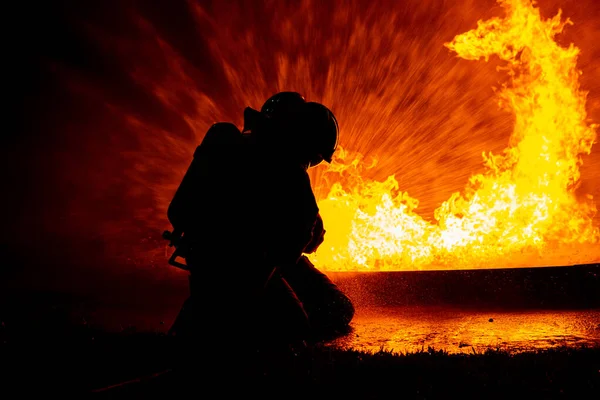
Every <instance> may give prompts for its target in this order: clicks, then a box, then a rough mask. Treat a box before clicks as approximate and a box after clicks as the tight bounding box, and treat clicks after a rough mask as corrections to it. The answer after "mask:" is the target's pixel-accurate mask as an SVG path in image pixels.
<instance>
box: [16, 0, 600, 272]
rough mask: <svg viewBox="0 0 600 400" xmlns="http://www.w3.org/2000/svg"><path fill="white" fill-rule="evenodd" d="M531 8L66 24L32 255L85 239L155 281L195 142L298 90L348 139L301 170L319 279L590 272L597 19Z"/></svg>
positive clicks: (325, 5)
mask: <svg viewBox="0 0 600 400" xmlns="http://www.w3.org/2000/svg"><path fill="white" fill-rule="evenodd" d="M535 7H536V8H534V7H533V6H531V4H530V3H529V2H526V1H524V0H511V1H506V2H503V3H502V2H501V3H497V2H495V1H493V0H485V1H474V0H461V1H452V2H440V1H420V0H419V1H417V0H409V1H404V2H397V1H393V0H389V1H376V2H373V1H359V0H353V1H351V0H348V1H313V0H303V1H301V2H295V1H293V2H284V1H274V0H273V1H264V2H242V1H214V2H181V3H178V2H173V3H170V5H168V6H167V5H164V6H150V5H143V6H136V7H133V6H129V5H121V6H120V7H118V8H117V7H116V6H115V7H114V8H111V7H104V8H102V9H94V10H88V9H83V8H76V9H73V10H65V20H66V21H67V22H68V26H69V31H68V34H69V35H73V36H75V37H77V38H78V39H77V40H74V41H73V43H74V44H73V46H75V47H77V46H79V47H81V52H82V54H84V55H82V56H81V57H80V58H78V57H77V56H65V55H62V54H49V55H48V57H45V58H44V63H45V68H46V69H47V73H48V74H51V75H52V76H53V78H54V79H55V82H56V84H55V86H52V87H51V90H48V91H47V92H46V97H44V100H45V101H46V102H47V103H46V108H47V109H49V110H52V111H51V112H50V111H48V112H46V113H42V115H41V116H40V121H44V122H45V123H46V124H47V125H45V126H46V128H47V129H48V131H52V132H53V136H52V139H46V140H45V141H44V140H42V141H41V143H40V144H39V149H34V150H32V153H31V154H32V157H36V158H38V159H41V160H42V161H44V162H45V164H46V165H47V166H48V167H47V168H46V169H45V170H44V175H43V176H42V174H41V172H35V171H32V172H31V175H32V176H31V178H32V179H34V178H35V179H39V180H44V179H42V178H43V177H46V179H45V180H44V183H43V185H42V186H43V187H42V189H39V190H38V193H42V194H43V195H44V196H45V202H46V204H45V206H44V207H42V206H41V205H39V204H38V201H39V200H29V202H26V203H25V204H26V205H27V206H28V207H29V209H30V212H29V213H24V214H23V216H22V218H21V219H19V221H18V224H19V226H20V227H21V228H20V229H19V232H20V233H18V234H17V235H21V236H20V237H21V240H22V241H23V242H24V241H26V239H25V238H26V237H27V232H31V228H32V227H33V226H34V225H35V224H37V225H35V226H37V227H38V229H41V230H42V233H41V235H43V236H44V240H48V241H50V242H52V241H56V242H63V241H65V240H74V241H77V240H80V241H84V240H87V241H88V245H87V246H88V247H90V248H98V249H101V253H102V254H103V256H104V257H106V258H107V259H110V260H115V262H128V263H131V264H132V265H137V266H139V267H148V266H150V265H156V266H160V267H161V268H162V267H163V266H164V265H165V264H166V263H165V261H166V259H165V247H164V243H163V242H162V241H161V239H160V234H161V232H162V230H164V229H166V228H168V227H169V226H168V221H167V220H166V213H165V211H166V207H167V205H168V202H169V200H170V198H171V196H172V195H173V193H174V190H175V189H176V187H177V185H178V183H179V181H180V179H181V178H182V176H183V173H184V172H185V169H186V168H187V165H188V164H189V162H190V159H191V155H192V153H193V151H194V148H195V146H196V145H197V144H198V143H199V142H200V141H201V139H202V137H203V135H204V133H205V132H206V130H207V128H208V127H209V126H210V125H211V124H212V123H213V122H216V121H231V122H234V123H236V124H238V125H239V126H241V124H242V110H243V108H244V107H245V106H253V107H260V105H261V104H262V102H263V101H264V100H265V99H266V98H267V97H269V96H270V95H271V94H273V93H275V92H277V91H281V90H295V91H299V92H302V93H303V94H304V95H305V96H306V97H307V98H308V99H309V100H315V101H321V102H323V103H325V104H326V105H328V106H329V107H330V108H331V109H332V110H333V111H334V112H335V114H336V116H337V117H338V120H339V122H340V126H341V146H342V148H343V151H342V152H340V153H339V154H338V155H339V156H340V157H338V159H337V160H336V163H334V165H333V168H329V169H328V168H327V167H318V168H317V169H316V170H315V171H313V172H312V173H311V178H312V182H313V185H314V187H315V191H316V193H317V196H318V198H319V199H320V201H321V203H320V204H321V205H322V212H323V216H324V218H325V227H326V229H327V235H328V236H327V237H326V242H325V244H324V245H323V246H327V247H325V248H324V250H323V251H321V250H319V252H318V253H317V256H316V257H315V262H316V263H317V264H318V265H319V266H320V267H322V268H324V269H335V270H348V269H350V270H352V269H361V270H373V269H415V268H463V267H464V268H469V267H477V268H485V267H499V266H522V265H532V264H535V265H551V264H558V263H579V262H581V263H583V262H592V261H597V260H599V259H600V254H599V252H598V250H597V248H598V247H600V246H598V227H599V226H600V218H599V217H598V215H597V214H596V213H594V211H593V209H594V207H598V206H600V204H599V200H598V199H600V184H599V183H598V182H600V151H598V149H597V146H598V145H595V146H592V143H593V139H592V136H593V135H594V132H595V128H594V126H593V123H594V121H596V122H600V67H598V65H599V62H600V42H598V40H596V38H597V37H598V35H600V23H599V21H600V5H598V4H597V3H596V2H595V1H592V0H588V1H586V2H580V1H572V0H568V1H567V0H547V1H539V3H538V4H537V5H536V6H535ZM559 9H562V15H560V16H559V17H557V18H555V19H554V20H550V19H551V18H553V17H555V16H556V15H557V13H558V12H559ZM536 10H537V11H536ZM538 12H539V14H537V13H538ZM494 18H496V19H495V20H494ZM536 18H537V19H536ZM519 19H522V21H520V22H519V21H517V20H519ZM567 19H569V20H570V21H572V24H569V23H567V24H566V25H564V26H563V22H564V21H566V20H567ZM477 21H484V22H482V24H483V25H480V28H479V29H480V31H478V32H477V33H476V34H473V35H471V36H469V34H468V33H467V32H471V31H472V30H473V29H477V26H478V22H477ZM485 21H488V22H487V23H488V24H491V25H493V26H489V25H485V24H486V22H485ZM489 21H492V22H489ZM494 21H495V22H494ZM549 21H554V22H549ZM563 28H564V29H563ZM486 32H487V33H488V36H486ZM489 32H493V33H492V34H489ZM498 32H503V34H502V35H499V34H498ZM459 35H462V36H459ZM490 35H491V36H490ZM503 35H504V36H503ZM498 36H503V37H501V38H498ZM530 36H531V37H532V40H530V41H527V38H528V37H530ZM571 44H572V45H573V46H574V47H571V48H570V47H569V46H570V45H571ZM575 48H576V49H575ZM90 49H91V50H90ZM580 72H581V73H580ZM540 82H542V83H540ZM540 96H541V97H540ZM544 96H546V97H544ZM557 96H558V97H557ZM540 98H544V99H546V100H548V101H545V100H544V101H541V100H539V99H540ZM527 99H530V100H531V99H534V100H531V101H528V100H527ZM535 99H537V100H535ZM542 100H543V99H542ZM58 105H60V107H58ZM539 108H541V109H542V110H541V111H540V110H539ZM540 118H541V119H542V120H540ZM540 129H541V130H542V131H543V130H544V129H547V130H549V131H548V132H545V131H544V132H542V131H540ZM527 135H529V136H527ZM552 135H554V136H552ZM524 138H525V139H527V138H529V139H527V140H524ZM531 138H533V139H531ZM536 138H537V139H536ZM519 143H525V144H522V146H524V147H521V148H519ZM544 143H545V144H547V145H548V146H549V147H548V146H547V147H544V148H543V149H541V148H542V147H543V146H544ZM527 146H529V147H527ZM531 146H532V147H531ZM536 146H537V147H536ZM557 146H558V147H560V149H559V148H558V147H557ZM538 147H540V149H538ZM511 149H512V150H511ZM515 149H518V150H515ZM536 149H538V150H540V151H539V152H538V153H537V154H536V155H535V156H528V157H529V158H527V157H525V154H526V152H531V151H536ZM516 153H518V154H516ZM587 153H589V154H587ZM483 155H485V157H484V156H483ZM356 160H359V162H358V163H356ZM540 160H542V161H540ZM543 160H545V161H543ZM224 162H226V160H224ZM550 165H551V166H552V168H554V169H552V168H550V169H549V166H550ZM557 165H558V167H557ZM527 168H530V169H531V168H533V169H535V168H538V169H539V170H536V172H535V173H533V174H531V173H529V174H527V173H526V170H527ZM560 174H562V175H560ZM559 175H560V177H559V178H557V177H558V176H559ZM544 176H546V178H544ZM532 177H534V178H535V179H533V178H532ZM531 179H533V181H532V180H531ZM540 179H541V180H540ZM543 179H547V181H543V182H542V180H543ZM557 179H558V180H557ZM336 183H337V184H338V185H336ZM536 185H537V186H536ZM532 187H535V190H537V192H536V193H525V192H526V190H525V188H529V189H531V188H532ZM544 187H545V188H548V190H546V191H544V189H543V188H544ZM332 189H334V190H333V191H332ZM40 190H41V192H40ZM455 193H456V194H455ZM453 194H454V195H453ZM547 195H549V196H551V197H552V198H547ZM498 196H500V198H499V197H498ZM510 196H513V197H510ZM545 196H546V197H545ZM336 201H337V202H338V203H335V202H336ZM540 204H541V205H543V207H541V206H540ZM486 207H487V208H486ZM527 207H529V211H523V210H525V208H527ZM540 207H541V208H540ZM544 207H546V208H544ZM50 209H52V210H53V211H52V212H51V211H48V210H50ZM507 209H508V210H510V212H509V213H508V214H507V211H506V210H507ZM549 209H551V211H548V210H549ZM544 210H546V211H544ZM545 212H546V214H547V215H546V214H544V213H545ZM475 214H477V215H484V214H485V215H488V219H485V218H483V219H482V218H481V217H476V216H475ZM469 218H470V219H469ZM511 218H512V219H511ZM544 218H546V219H545V220H544ZM534 219H535V221H534ZM542 220H543V221H546V222H543V221H542ZM40 221H41V222H40ZM490 221H491V222H490ZM536 221H537V222H536ZM540 221H542V222H540ZM386 224H387V225H386ZM510 224H512V225H513V227H510ZM516 225H519V226H520V228H519V229H516V228H514V226H516ZM473 232H475V234H474V235H471V233H473ZM407 235H408V236H407ZM470 235H471V236H470ZM83 238H86V239H83ZM328 240H329V241H328ZM528 241H530V242H528ZM90 243H92V244H90ZM548 246H550V247H551V248H552V249H554V250H555V251H554V252H553V253H549V252H548V251H547V249H548ZM440 249H441V250H440ZM540 249H542V251H540Z"/></svg>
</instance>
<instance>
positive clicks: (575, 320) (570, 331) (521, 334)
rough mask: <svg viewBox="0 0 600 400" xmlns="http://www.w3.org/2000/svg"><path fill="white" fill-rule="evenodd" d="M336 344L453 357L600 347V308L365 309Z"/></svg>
mask: <svg viewBox="0 0 600 400" xmlns="http://www.w3.org/2000/svg"><path fill="white" fill-rule="evenodd" d="M331 345H333V346H340V347H342V348H347V349H349V348H354V349H358V350H367V351H378V350H380V349H382V348H383V349H386V350H391V351H395V352H407V351H408V352H411V351H417V350H421V349H423V348H424V349H425V350H426V349H427V348H428V347H429V346H431V347H433V348H435V349H437V350H441V349H444V350H446V351H448V352H450V353H472V352H473V351H475V352H481V351H485V350H486V349H488V348H493V349H496V348H500V349H504V350H508V351H512V352H519V351H525V350H532V349H544V348H550V347H555V346H565V345H567V346H580V345H600V310H591V311H539V310H536V311H522V312H515V311H510V312H506V311H473V310H464V309H462V310H461V309H454V308H447V307H393V308H390V307H372V308H360V309H358V310H357V313H356V316H355V319H354V321H353V332H352V333H350V334H349V335H347V336H345V337H342V338H340V339H337V340H335V341H333V342H332V343H331Z"/></svg>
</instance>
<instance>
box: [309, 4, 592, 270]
mask: <svg viewBox="0 0 600 400" xmlns="http://www.w3.org/2000/svg"><path fill="white" fill-rule="evenodd" d="M499 3H500V5H501V6H502V7H503V8H504V9H505V12H506V15H505V17H504V18H491V19H489V20H487V21H479V22H478V25H477V28H476V29H474V30H472V31H469V32H466V33H464V34H461V35H458V36H456V37H455V38H454V40H452V41H451V42H450V43H446V44H445V45H446V46H447V47H448V48H449V49H450V50H452V51H454V52H455V53H456V54H457V55H458V56H459V57H461V58H464V59H466V60H479V59H482V58H483V59H484V60H485V61H488V60H489V57H490V56H492V55H497V56H498V57H499V58H500V59H501V60H503V61H505V62H506V66H505V67H503V70H504V71H506V73H507V74H508V76H509V82H508V83H506V84H504V85H503V87H502V89H501V90H500V91H499V93H498V95H499V102H500V105H501V107H503V108H506V109H508V110H510V111H511V112H512V113H513V114H514V117H515V123H514V130H513V133H512V136H511V138H510V145H509V147H508V148H506V149H505V150H504V151H503V152H502V154H500V155H498V154H492V153H488V154H486V153H484V154H483V159H484V167H485V171H484V172H483V173H481V174H477V175H474V176H472V177H471V178H470V179H469V181H468V184H467V186H466V188H465V189H464V191H463V192H462V193H454V194H453V195H452V196H451V197H450V198H449V199H448V200H447V201H445V202H444V203H443V204H442V205H441V206H439V207H438V208H437V209H436V210H435V213H434V215H435V222H434V223H431V222H428V221H426V220H425V219H424V218H422V217H421V216H419V215H417V214H416V213H415V209H416V208H417V206H418V201H417V200H415V199H413V198H411V197H410V196H409V195H408V194H407V193H404V192H402V191H401V190H400V185H399V183H398V181H397V180H396V179H395V176H394V175H391V176H389V177H388V178H387V179H386V180H384V181H375V180H373V181H367V180H363V179H362V178H361V177H362V176H363V173H364V171H365V170H366V169H368V168H369V167H370V166H369V165H366V166H365V165H363V164H362V161H363V160H362V156H361V155H360V154H359V155H357V156H355V157H349V156H348V154H347V153H346V152H344V151H342V152H340V154H338V157H337V159H336V161H335V163H334V164H333V165H331V166H330V168H329V169H328V170H327V171H325V172H324V175H325V176H327V177H330V178H333V179H334V183H333V184H332V186H331V190H330V191H329V194H328V196H326V198H324V199H322V200H321V201H320V202H319V207H320V208H321V213H322V215H323V218H324V220H325V223H326V228H327V235H326V241H325V243H324V244H323V245H322V247H321V248H320V249H319V250H318V252H317V253H316V255H315V256H314V257H313V261H314V262H315V263H316V265H318V266H320V267H321V268H323V269H327V270H399V269H424V268H435V269H440V268H485V267H488V268H490V267H506V266H522V265H528V264H529V265H532V264H533V265H540V264H543V263H544V260H547V259H549V258H548V254H552V256H553V257H552V259H553V260H554V261H556V260H558V259H564V260H566V261H563V262H568V261H569V260H575V259H576V256H575V255H574V254H573V253H572V250H571V251H570V250H569V247H568V245H570V244H574V243H575V244H578V245H583V246H584V247H583V248H585V249H586V251H587V252H588V253H587V254H588V255H589V254H590V253H594V254H595V255H596V256H597V255H598V253H599V250H598V246H597V244H598V242H599V241H600V230H599V228H598V227H595V226H594V224H593V218H594V215H595V213H596V208H595V204H594V203H593V201H592V197H591V196H587V198H585V199H583V200H581V199H578V198H577V197H576V195H575V189H576V188H577V185H578V183H579V180H580V172H579V167H580V166H581V164H582V160H581V155H583V154H589V153H590V152H591V148H592V144H593V143H594V141H595V139H596V132H595V130H596V128H597V125H594V124H590V123H589V122H588V121H587V116H586V110H585V102H586V95H587V94H586V93H585V92H583V91H581V90H580V87H579V76H580V71H579V70H578V69H577V67H576V61H577V56H578V54H579V50H578V48H577V47H575V46H573V45H570V46H569V47H567V48H564V47H561V46H560V45H559V44H557V43H556V42H555V40H554V38H555V36H556V35H557V34H558V33H560V32H562V30H563V28H564V27H565V26H566V25H568V24H570V23H571V22H570V21H569V20H568V19H567V20H564V21H562V20H561V12H560V11H559V13H558V14H557V15H556V16H555V17H553V18H551V19H548V20H544V19H543V18H542V17H541V15H540V11H539V9H538V8H535V7H534V4H532V3H531V2H530V1H529V0H499ZM561 257H562V258H561Z"/></svg>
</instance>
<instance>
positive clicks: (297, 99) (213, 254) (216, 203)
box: [165, 92, 354, 343]
mask: <svg viewBox="0 0 600 400" xmlns="http://www.w3.org/2000/svg"><path fill="white" fill-rule="evenodd" d="M338 131H339V129H338V124H337V120H336V118H335V116H334V115H333V113H332V112H331V111H330V110H329V109H328V108H327V107H325V106H324V105H322V104H320V103H316V102H307V101H306V100H305V99H304V98H303V97H302V96H301V95H300V94H299V93H296V92H281V93H277V94H275V95H274V96H272V97H271V98H269V99H268V100H267V101H266V102H265V103H264V105H263V106H262V108H261V110H260V111H258V110H254V109H252V108H250V107H247V108H246V109H245V111H244V129H243V131H241V132H240V130H239V129H238V128H237V127H236V126H235V125H233V124H230V123H216V124H214V125H213V126H212V127H211V128H210V129H209V130H208V132H207V133H206V135H205V138H204V139H203V141H202V143H201V144H200V145H199V146H198V147H197V149H196V151H195V153H194V158H193V161H192V163H191V164H190V166H189V168H188V170H187V172H186V174H185V176H184V178H183V180H182V182H181V184H180V186H179V188H178V189H177V191H176V194H175V196H174V197H173V199H172V201H171V204H170V206H169V209H168V218H169V221H170V222H171V224H172V226H173V232H170V233H169V232H167V233H168V235H166V236H165V237H166V238H168V239H170V240H171V244H173V245H175V247H176V251H175V254H174V256H173V257H172V259H171V263H172V264H173V265H177V266H180V267H183V268H185V269H188V270H189V271H190V292H191V295H190V298H189V299H188V300H187V301H186V303H185V304H184V306H183V308H182V311H181V313H180V315H179V317H178V318H177V319H176V321H175V323H174V324H173V326H172V328H171V333H172V334H174V335H177V336H184V337H188V338H191V339H192V340H196V338H200V337H207V335H211V334H212V336H211V337H213V339H214V338H221V339H222V340H225V341H227V340H235V339H234V338H235V337H236V335H239V332H240V331H243V332H245V334H247V333H248V332H251V333H252V334H253V335H254V336H253V340H254V341H255V342H256V343H274V342H286V343H292V342H295V341H311V340H321V339H323V338H326V337H328V336H332V335H336V334H337V333H342V332H345V331H347V329H348V326H349V323H350V322H351V320H352V318H353V316H354V307H353V305H352V302H351V300H350V299H349V298H348V296H346V295H345V294H344V293H343V292H342V291H341V290H340V289H339V288H338V287H337V286H336V285H335V284H334V283H333V282H332V281H331V280H330V279H329V278H328V277H327V276H326V275H325V274H324V273H322V272H321V271H319V270H318V269H317V268H315V266H314V265H313V264H312V263H311V262H310V260H309V259H308V258H307V257H306V254H310V253H312V252H314V251H316V249H317V248H318V246H319V245H320V244H321V243H322V242H323V240H324V235H325V229H324V224H323V220H322V219H321V217H320V215H319V208H318V206H317V202H316V199H315V196H314V194H313V191H312V187H311V183H310V179H309V176H308V172H307V170H308V169H309V168H311V167H314V166H316V165H319V164H320V163H321V162H323V161H325V162H331V158H332V156H333V154H334V152H335V151H336V148H337V144H338ZM177 256H179V257H182V258H184V259H185V261H186V262H185V264H182V263H179V262H177V261H175V258H176V257H177ZM225 338H227V339H225ZM205 340H206V339H205Z"/></svg>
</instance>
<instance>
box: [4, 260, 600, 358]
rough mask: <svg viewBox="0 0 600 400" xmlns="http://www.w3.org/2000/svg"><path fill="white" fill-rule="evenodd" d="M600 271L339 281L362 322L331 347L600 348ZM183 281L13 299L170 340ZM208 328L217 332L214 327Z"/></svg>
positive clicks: (43, 311)
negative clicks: (98, 293) (90, 296)
mask: <svg viewBox="0 0 600 400" xmlns="http://www.w3.org/2000/svg"><path fill="white" fill-rule="evenodd" d="M599 272H600V266H599V265H597V264H595V265H589V266H583V267H567V268H553V269H543V268H535V269H529V270H527V269H521V270H505V271H501V270H498V271H454V272H440V271H438V272H413V273H368V274H363V275H343V274H342V275H339V274H337V275H336V274H332V275H331V276H332V278H333V279H334V281H335V282H336V283H337V284H338V286H340V288H342V289H343V290H344V291H345V292H346V293H348V294H349V295H350V296H351V298H353V300H354V301H355V305H356V315H355V318H354V320H353V322H352V332H351V333H349V334H348V335H346V336H345V337H342V338H339V339H337V340H335V341H333V342H332V343H331V345H334V346H340V347H343V348H355V349H360V350H374V351H377V350H380V349H382V348H383V349H386V350H391V351H397V352H405V351H415V350H420V349H427V348H428V347H433V348H434V349H436V350H442V349H443V350H446V351H448V352H451V353H471V352H481V351H484V350H485V349H487V348H493V349H497V348H501V349H504V350H509V351H514V352H518V351H522V350H530V349H543V348H550V347H557V346H565V345H567V346H580V345H591V344H596V345H600V294H599V293H600V290H599V289H600V273H599ZM182 278H185V279H181V280H180V281H179V282H178V283H177V284H176V286H177V287H175V286H173V285H174V284H172V283H171V284H170V285H171V286H173V287H171V286H169V285H166V284H165V283H164V282H156V283H154V284H153V286H151V285H147V284H142V283H140V284H139V288H138V289H137V290H136V291H134V290H132V289H131V288H130V287H125V289H124V290H123V291H121V292H117V291H114V292H111V293H109V294H110V295H109V296H107V297H106V298H105V299H104V300H102V301H96V300H98V298H99V297H96V300H95V301H93V302H90V301H87V300H86V299H84V298H79V299H78V298H74V297H72V296H68V295H61V296H58V297H57V296H56V295H53V294H48V295H45V294H37V295H32V294H26V293H21V294H19V296H14V295H11V296H9V299H10V301H9V302H6V304H8V305H10V304H12V305H13V306H14V305H16V304H19V305H20V307H19V308H20V309H27V310H29V311H33V310H34V309H38V312H32V314H31V316H30V317H29V316H27V318H30V319H37V318H40V317H43V318H47V319H48V320H51V321H50V325H52V324H54V323H55V322H56V321H55V320H56V316H58V317H59V318H63V319H64V320H65V322H69V323H75V324H80V323H84V324H89V325H90V326H95V327H99V328H101V329H102V330H105V331H109V332H120V331H124V330H130V331H131V330H132V331H137V332H155V333H162V332H167V330H168V329H169V327H170V325H171V324H172V323H173V321H174V319H175V317H176V316H177V314H178V312H179V308H180V306H181V304H183V301H184V300H185V298H186V297H187V294H188V287H187V277H182ZM27 302H30V303H31V305H28V304H26V303H27ZM40 305H44V306H43V307H42V308H40ZM10 308H11V307H8V309H9V310H10ZM57 310H58V311H57ZM61 310H63V311H64V310H68V312H63V311H61ZM28 314H29V313H28ZM36 314H37V316H36ZM23 317H24V316H23V315H21V316H20V317H19V318H16V320H22V318H23ZM12 320H13V319H12V318H7V319H6V320H3V323H5V322H6V323H8V324H10V323H11V321H12ZM67 320H68V321H67ZM15 322H16V321H15ZM205 323H206V328H207V329H210V321H205Z"/></svg>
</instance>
